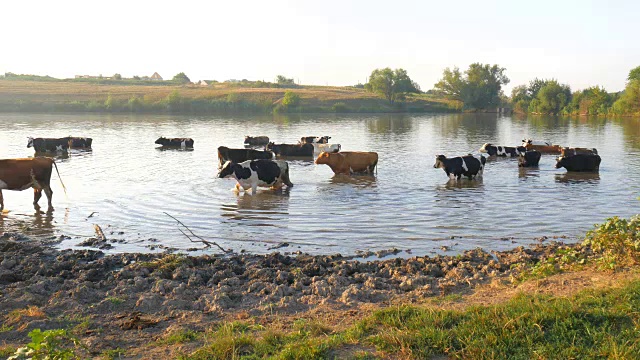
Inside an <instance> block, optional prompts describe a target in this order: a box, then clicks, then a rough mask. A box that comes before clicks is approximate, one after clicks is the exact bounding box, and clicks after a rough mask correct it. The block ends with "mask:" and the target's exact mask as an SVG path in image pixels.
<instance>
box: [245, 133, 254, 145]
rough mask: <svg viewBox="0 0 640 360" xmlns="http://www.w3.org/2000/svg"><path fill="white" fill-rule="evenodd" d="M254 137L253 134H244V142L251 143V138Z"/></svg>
mask: <svg viewBox="0 0 640 360" xmlns="http://www.w3.org/2000/svg"><path fill="white" fill-rule="evenodd" d="M252 139H253V138H252V137H251V136H249V135H245V136H244V143H245V144H249V143H251V140H252Z"/></svg>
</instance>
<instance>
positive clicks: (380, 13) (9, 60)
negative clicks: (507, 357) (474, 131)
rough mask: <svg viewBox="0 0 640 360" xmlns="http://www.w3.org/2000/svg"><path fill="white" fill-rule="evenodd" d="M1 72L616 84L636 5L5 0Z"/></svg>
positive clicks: (628, 60) (633, 44)
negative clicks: (493, 76)
mask: <svg viewBox="0 0 640 360" xmlns="http://www.w3.org/2000/svg"><path fill="white" fill-rule="evenodd" d="M0 14H1V15H0V19H1V20H0V39H1V41H0V72H2V73H4V72H6V71H10V72H14V73H21V74H23V73H24V74H38V75H50V76H54V77H73V76H74V75H75V74H90V75H98V74H103V75H113V74H114V73H120V74H122V76H124V77H131V76H133V75H140V76H144V75H148V76H150V75H151V74H153V72H154V71H157V72H158V73H160V75H162V76H163V77H164V78H165V79H170V78H172V77H173V76H174V75H175V74H177V73H178V72H185V73H186V74H187V76H189V77H190V78H191V80H192V81H195V80H200V79H216V80H220V81H223V80H227V79H243V78H246V79H250V80H266V81H272V80H273V79H274V78H275V77H276V75H278V74H282V75H285V76H287V77H292V78H294V79H296V81H297V80H299V81H300V82H301V83H303V84H319V85H326V84H329V85H353V84H356V83H358V81H360V82H364V81H365V78H366V77H367V76H368V75H369V74H370V73H371V70H373V69H375V68H381V67H391V68H397V67H401V68H404V69H406V70H407V71H408V73H409V76H410V77H411V78H412V79H413V80H414V81H416V82H417V83H418V84H420V86H421V87H422V89H423V90H428V89H431V88H432V87H433V84H434V83H435V82H437V81H438V80H439V79H440V77H441V75H442V70H443V69H444V68H445V67H453V66H458V67H460V68H461V69H466V68H467V67H468V65H469V64H470V63H473V62H481V63H490V64H498V65H500V66H502V67H505V68H506V69H507V71H506V74H507V76H508V77H509V78H510V79H511V83H510V84H509V86H508V88H507V90H509V89H510V88H511V87H513V86H515V85H519V84H524V83H527V82H528V81H529V80H531V79H533V78H535V77H539V78H556V79H558V80H559V81H560V82H562V83H568V84H569V85H571V88H572V89H573V90H577V89H582V88H585V87H588V86H592V85H602V86H604V87H605V88H606V89H607V90H608V91H619V90H622V89H623V88H624V84H625V79H626V77H627V74H628V72H629V70H630V69H632V68H634V67H636V66H638V65H640V42H638V34H639V33H640V1H615V0H614V1H588V0H582V1H563V0H554V1H547V0H544V1H526V2H524V1H517V0H510V1H487V0H485V1H477V0H473V1H451V0H450V1H403V0H395V1H389V0H386V1H372V0H369V1H348V0H324V1H287V0H276V1H273V0H272V1H264V0H262V1H253V0H244V1H190V0H182V1H168V2H164V1H143V0H129V1H120V0H112V1H103V2H98V1H86V0H82V1H71V0H58V1H50V0H47V1H29V0H21V1H5V2H2V3H1V4H0Z"/></svg>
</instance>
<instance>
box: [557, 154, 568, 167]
mask: <svg viewBox="0 0 640 360" xmlns="http://www.w3.org/2000/svg"><path fill="white" fill-rule="evenodd" d="M565 162H566V159H565V157H564V156H560V157H559V158H558V159H556V169H560V168H561V167H563V166H564V165H565Z"/></svg>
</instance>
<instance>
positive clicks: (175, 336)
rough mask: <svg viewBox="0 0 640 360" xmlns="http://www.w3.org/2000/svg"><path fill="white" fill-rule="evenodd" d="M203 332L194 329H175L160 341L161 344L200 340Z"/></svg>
mask: <svg viewBox="0 0 640 360" xmlns="http://www.w3.org/2000/svg"><path fill="white" fill-rule="evenodd" d="M202 335H203V334H202V333H201V332H198V331H193V330H180V331H175V332H172V333H170V334H169V335H167V336H166V337H164V338H163V339H161V340H159V341H158V344H161V345H173V344H184V343H188V342H192V341H195V340H198V339H199V338H201V337H202Z"/></svg>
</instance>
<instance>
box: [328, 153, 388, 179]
mask: <svg viewBox="0 0 640 360" xmlns="http://www.w3.org/2000/svg"><path fill="white" fill-rule="evenodd" d="M316 164H326V165H329V167H330V168H331V170H333V173H334V174H336V175H338V174H344V175H351V174H353V173H367V174H373V172H374V170H375V168H376V166H377V165H378V153H375V152H365V151H343V152H322V153H320V155H318V158H317V159H316Z"/></svg>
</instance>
